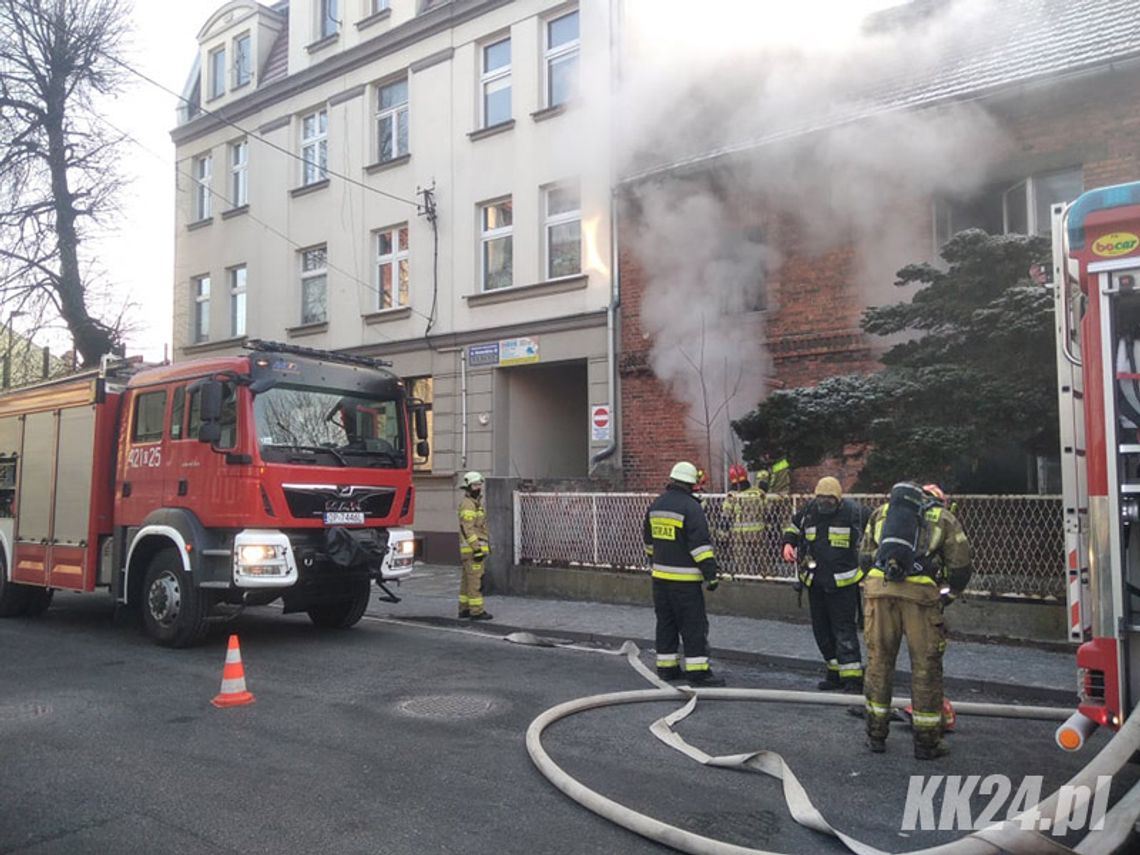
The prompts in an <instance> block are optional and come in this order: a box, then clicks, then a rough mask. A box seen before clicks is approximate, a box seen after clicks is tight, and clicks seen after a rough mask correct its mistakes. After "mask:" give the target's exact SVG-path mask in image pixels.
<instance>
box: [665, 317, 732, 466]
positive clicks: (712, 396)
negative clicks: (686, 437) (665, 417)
mask: <svg viewBox="0 0 1140 855" xmlns="http://www.w3.org/2000/svg"><path fill="white" fill-rule="evenodd" d="M698 344H699V347H698V349H697V355H696V357H695V358H694V357H693V356H692V355H691V354H690V353H689V352H688V351H687V350H686V349H685V348H684V347H681V348H678V350H679V351H680V354H681V358H682V359H684V360H685V362H686V363H687V364H688V366H689V368H690V369H691V370H692V372H693V375H694V376H695V377H696V380H697V384H698V385H699V387H700V390H701V401H700V405H701V408H700V413H699V415H694V414H692V413H690V414H689V415H688V416H686V418H687V419H688V421H689V422H690V423H692V424H693V425H695V426H696V427H697V428H698V429H699V430H700V431H702V432H703V433H704V441H705V460H706V463H705V465H706V466H708V467H709V469H710V470H711V472H716V473H719V472H720V471H721V469H722V468H723V467H721V466H718V465H716V463H715V462H714V461H716V460H717V459H720V460H722V461H723V458H724V454H725V451H726V450H727V449H726V445H727V443H726V442H724V441H723V440H718V442H719V445H720V448H719V452H720V453H719V455H718V457H716V458H714V457H713V436H714V434H718V433H719V434H720V435H723V433H724V428H725V427H726V426H727V425H728V423H729V421H730V418H731V412H730V410H729V407H730V405H731V404H732V401H733V399H734V398H736V397H737V396H738V395H739V394H740V391H741V385H742V383H743V380H744V367H743V366H742V365H740V364H739V363H738V364H737V365H736V367H735V372H734V371H733V369H732V368H731V367H730V366H729V364H728V360H727V359H725V360H724V364H723V365H722V366H709V365H707V364H706V360H705V319H704V315H702V316H701V336H700V339H699V341H698ZM716 369H719V371H717V370H716ZM718 373H719V374H720V377H719V378H718V377H716V374H718ZM717 379H720V380H721V381H722V383H723V387H724V388H723V395H721V396H720V397H719V400H718V398H717V395H716V390H715V388H714V385H715V381H716V380H717ZM695 409H696V408H695V407H694V410H695ZM709 477H710V479H711V478H712V477H713V476H712V474H710V476H709ZM721 486H724V485H723V484H722V485H721Z"/></svg>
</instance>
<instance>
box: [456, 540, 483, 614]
mask: <svg viewBox="0 0 1140 855" xmlns="http://www.w3.org/2000/svg"><path fill="white" fill-rule="evenodd" d="M460 560H461V562H462V564H463V572H462V573H461V574H460V577H459V612H460V614H462V613H464V612H467V613H468V614H473V615H478V614H482V613H483V559H482V558H480V559H479V560H478V561H476V560H475V559H474V558H473V557H472V556H470V555H464V556H461V559H460Z"/></svg>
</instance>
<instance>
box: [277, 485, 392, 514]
mask: <svg viewBox="0 0 1140 855" xmlns="http://www.w3.org/2000/svg"><path fill="white" fill-rule="evenodd" d="M284 492H285V502H286V503H287V504H288V505H289V513H290V514H292V515H293V516H294V517H296V518H297V519H322V518H323V517H324V515H325V514H326V513H361V512H363V514H364V518H365V519H373V518H377V517H386V516H388V514H389V513H390V512H391V510H392V501H393V499H394V498H395V495H396V491H395V490H394V489H392V488H391V487H354V488H352V489H351V490H346V489H344V488H338V489H320V488H313V487H308V488H304V489H302V488H296V487H285V488H284Z"/></svg>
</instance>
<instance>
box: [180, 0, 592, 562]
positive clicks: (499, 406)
mask: <svg viewBox="0 0 1140 855" xmlns="http://www.w3.org/2000/svg"><path fill="white" fill-rule="evenodd" d="M609 7H610V4H608V3H582V4H581V5H579V4H577V3H575V2H570V3H567V2H556V0H513V2H512V1H511V0H435V2H429V1H428V0H284V2H278V3H275V4H273V5H263V4H261V3H258V2H255V0H232V2H229V3H226V4H225V5H223V6H221V7H220V8H219V9H218V10H217V11H216V12H215V13H214V14H213V15H211V16H210V18H209V19H208V20H207V21H205V22H204V24H203V26H202V29H201V30H200V31H199V33H198V43H199V54H198V57H197V59H196V61H195V62H194V65H193V69H192V71H191V73H190V75H189V80H188V83H187V86H186V90H185V93H184V101H183V104H182V107H181V109H180V111H179V116H178V124H177V127H176V128H175V129H174V130H173V132H172V137H173V140H174V143H175V146H176V161H177V167H176V169H177V171H176V181H177V187H178V195H177V216H176V243H175V271H174V289H175V290H174V306H175V309H174V330H175V341H174V354H175V358H176V359H183V358H190V357H194V356H199V355H202V354H215V353H224V352H233V351H237V350H239V349H240V348H241V346H242V344H243V342H244V341H245V340H246V339H247V338H261V339H275V340H281V341H287V342H291V343H295V344H299V345H304V346H312V347H319V348H329V349H337V350H349V351H352V352H355V353H360V354H367V355H375V356H378V357H382V358H384V359H387V360H390V361H391V362H392V364H393V366H394V370H395V371H397V372H398V373H399V374H400V375H401V376H403V377H405V378H407V380H408V383H409V386H410V388H411V389H412V391H413V393H414V394H415V395H416V396H417V397H419V398H421V399H423V400H424V401H427V402H429V403H430V404H431V408H432V420H431V421H432V453H431V456H430V457H429V458H428V459H426V460H424V461H422V462H421V464H420V465H419V470H420V474H419V477H418V478H417V490H418V495H417V515H416V521H417V529H419V530H420V531H421V532H422V533H424V535H425V552H426V554H427V556H428V557H429V558H432V557H437V556H438V557H444V556H448V557H452V556H450V553H451V551H453V549H454V533H453V531H454V507H455V501H456V485H457V477H456V475H457V473H461V472H462V471H465V470H468V469H477V470H480V471H483V472H485V473H487V474H492V475H502V476H516V477H523V478H575V477H584V476H586V475H587V474H588V471H589V468H590V461H591V458H592V457H595V456H598V455H599V452H602V451H604V450H606V449H609V448H611V446H612V442H613V438H612V433H611V431H612V426H611V425H610V423H609V419H608V418H607V415H606V414H607V413H608V412H609V410H608V408H609V407H610V406H611V405H612V403H613V401H612V398H613V397H614V394H613V391H612V390H613V385H612V384H613V382H614V381H613V372H612V370H611V368H610V366H611V365H612V364H613V354H612V346H613V336H612V320H613V317H612V312H613V307H612V297H611V271H612V269H613V266H614V265H613V261H612V247H611V231H612V229H611V213H610V212H611V192H610V188H611V186H612V183H613V182H612V178H611V175H610V166H609V160H608V155H607V152H608V151H609V134H610V127H611V122H610V106H609V103H610V101H609V98H608V94H609V92H610V87H611V80H612V74H613V71H612V67H611V66H612V54H613V52H612V50H611V44H612V43H613V32H612V31H613V19H612V16H611V10H610V8H609ZM608 322H609V323H608Z"/></svg>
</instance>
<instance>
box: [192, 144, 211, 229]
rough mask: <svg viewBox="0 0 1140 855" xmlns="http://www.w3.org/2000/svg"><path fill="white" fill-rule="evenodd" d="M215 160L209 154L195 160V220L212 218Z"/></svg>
mask: <svg viewBox="0 0 1140 855" xmlns="http://www.w3.org/2000/svg"><path fill="white" fill-rule="evenodd" d="M212 170H213V158H212V157H211V156H210V155H208V154H203V155H201V156H200V157H196V158H194V219H195V220H208V219H209V218H210V177H211V172H212Z"/></svg>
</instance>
